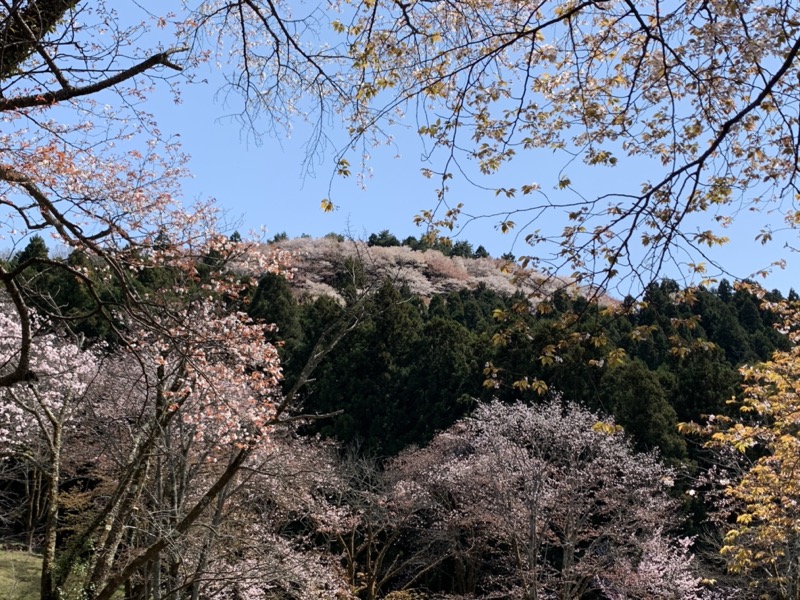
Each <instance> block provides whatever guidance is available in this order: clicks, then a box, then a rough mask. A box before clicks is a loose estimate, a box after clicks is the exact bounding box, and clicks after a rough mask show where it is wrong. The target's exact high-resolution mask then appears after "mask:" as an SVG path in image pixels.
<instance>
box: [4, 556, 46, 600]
mask: <svg viewBox="0 0 800 600" xmlns="http://www.w3.org/2000/svg"><path fill="white" fill-rule="evenodd" d="M41 567H42V559H41V558H39V557H38V556H33V555H31V554H28V553H27V552H9V551H7V550H0V600H36V599H37V598H38V597H39V575H40V574H41V571H40V570H41Z"/></svg>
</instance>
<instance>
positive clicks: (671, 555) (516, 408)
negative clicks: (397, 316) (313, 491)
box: [393, 399, 704, 600]
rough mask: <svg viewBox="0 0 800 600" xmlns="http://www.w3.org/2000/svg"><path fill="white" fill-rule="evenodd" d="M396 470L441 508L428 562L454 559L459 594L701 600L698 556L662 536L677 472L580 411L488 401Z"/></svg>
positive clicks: (558, 404) (552, 404)
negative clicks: (610, 594) (608, 593)
mask: <svg viewBox="0 0 800 600" xmlns="http://www.w3.org/2000/svg"><path fill="white" fill-rule="evenodd" d="M393 468H395V469H399V470H400V471H401V472H402V473H404V474H405V475H406V480H407V483H406V489H407V490H408V493H414V494H417V495H425V496H427V497H428V498H429V499H430V500H429V501H430V502H431V505H432V506H435V507H437V508H436V513H433V512H431V513H430V514H436V517H435V518H434V519H433V520H432V522H431V524H430V530H429V534H428V535H429V538H431V539H430V541H431V542H433V543H432V546H431V548H432V557H435V556H443V555H446V556H448V557H449V561H450V562H451V563H452V572H453V573H455V574H456V575H458V578H457V581H455V582H454V583H455V584H456V591H458V592H460V593H464V594H468V593H473V594H474V593H478V594H480V593H483V594H488V593H496V592H499V593H502V594H504V595H506V596H507V597H513V598H524V599H526V600H530V599H535V598H549V597H557V598H565V599H566V598H578V597H583V596H584V595H585V594H587V593H590V592H592V591H593V590H594V591H597V590H616V592H617V593H618V594H621V595H620V597H629V595H630V594H644V595H645V596H646V595H647V594H651V593H652V594H656V595H655V596H653V597H675V598H677V597H681V598H700V597H704V596H703V593H704V592H703V589H702V586H701V585H700V579H699V577H697V576H696V575H695V574H694V573H693V570H692V566H691V558H690V556H689V555H688V554H687V552H686V551H685V549H683V550H682V549H681V546H680V545H679V543H678V541H677V540H671V539H670V538H669V536H668V535H667V534H666V533H661V532H662V531H663V530H662V529H661V528H662V527H663V526H665V525H668V524H670V523H672V522H673V519H674V503H673V501H672V500H671V499H670V497H669V496H668V494H667V490H668V488H669V487H670V486H671V484H672V479H673V477H674V474H673V473H672V472H671V471H670V470H669V469H667V468H666V467H664V466H663V465H662V464H660V462H659V461H658V459H657V458H656V457H655V456H653V455H651V454H638V455H637V454H635V453H634V452H633V451H632V450H631V447H630V444H629V442H628V441H627V440H626V439H625V438H624V435H623V434H622V432H621V430H620V429H619V428H618V427H616V426H615V425H614V424H613V423H610V422H608V421H603V420H601V419H600V418H599V417H598V416H597V415H595V414H593V413H591V412H589V411H587V410H585V409H583V408H580V407H579V406H576V405H574V404H570V403H565V402H563V401H561V400H560V399H554V400H550V401H548V402H546V403H545V404H543V405H541V406H532V407H529V406H524V405H522V404H517V405H511V406H509V405H503V404H501V403H499V402H492V403H490V404H485V405H482V406H480V407H479V408H478V409H477V411H476V412H475V414H474V415H473V417H471V418H469V419H466V420H463V421H461V422H459V423H457V424H456V425H455V426H453V427H452V428H451V429H449V430H448V431H446V432H443V433H441V434H439V435H438V436H437V437H436V438H435V439H434V440H433V442H431V444H430V445H429V446H428V447H426V448H423V449H419V450H412V451H410V452H407V453H405V454H404V455H402V456H401V457H400V458H399V459H398V461H397V463H396V464H395V465H393ZM459 574H460V575H459ZM459 588H460V589H459ZM657 589H661V590H670V592H669V593H668V595H666V596H661V595H658V593H657V592H656V590H657ZM673 592H674V593H673ZM669 594H672V595H669ZM676 594H677V595H676ZM648 597H649V596H648Z"/></svg>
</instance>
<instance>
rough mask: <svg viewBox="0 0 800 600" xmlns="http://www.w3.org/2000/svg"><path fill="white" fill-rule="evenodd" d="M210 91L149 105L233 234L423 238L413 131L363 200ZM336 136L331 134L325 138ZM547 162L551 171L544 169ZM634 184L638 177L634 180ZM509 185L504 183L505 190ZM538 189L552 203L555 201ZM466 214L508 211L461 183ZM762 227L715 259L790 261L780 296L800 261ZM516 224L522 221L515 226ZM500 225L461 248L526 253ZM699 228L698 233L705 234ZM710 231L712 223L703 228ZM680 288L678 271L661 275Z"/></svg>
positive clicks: (297, 137)
mask: <svg viewBox="0 0 800 600" xmlns="http://www.w3.org/2000/svg"><path fill="white" fill-rule="evenodd" d="M209 80H210V81H209V83H201V84H193V85H191V86H189V88H188V89H186V90H185V92H184V94H183V103H182V104H180V105H177V106H176V105H174V104H173V103H172V101H171V100H170V99H169V98H168V97H167V95H166V94H156V96H155V97H154V98H152V99H151V100H150V101H149V102H148V109H149V110H150V111H151V112H153V113H154V115H155V116H156V118H157V119H158V121H159V123H160V125H161V128H162V130H163V131H164V133H173V134H178V135H179V136H180V140H181V142H182V144H183V147H184V149H185V151H186V152H187V153H188V154H190V155H191V157H192V160H191V162H190V165H189V166H190V170H191V171H192V173H193V174H194V176H193V179H191V180H188V181H187V182H186V184H185V192H186V195H187V197H188V198H206V197H209V196H210V197H214V198H216V199H217V201H218V203H219V205H220V207H221V208H222V209H223V210H224V211H225V213H226V216H227V219H228V221H229V222H230V223H231V224H232V225H233V226H235V227H236V228H238V229H240V230H242V231H247V230H249V229H257V228H259V227H260V226H265V227H266V228H267V229H268V231H269V234H268V235H273V234H275V233H278V232H283V231H285V232H287V234H288V235H289V236H291V237H294V236H298V235H300V234H303V233H306V234H309V235H312V236H315V237H316V236H322V235H325V234H326V233H329V232H335V233H344V234H346V233H348V232H349V234H351V235H352V236H354V237H356V238H365V237H366V236H368V235H369V234H370V233H373V232H377V231H380V230H382V229H389V230H391V231H392V232H393V233H394V234H395V235H397V236H398V237H399V238H401V239H402V238H403V237H406V236H408V235H415V236H419V235H420V234H421V233H422V232H423V231H422V230H421V229H420V228H418V227H416V226H415V225H414V223H413V217H414V215H415V214H417V213H418V212H419V211H420V210H421V209H423V208H430V207H432V206H433V205H434V203H435V190H434V186H435V182H432V181H431V180H427V179H425V178H423V177H422V176H421V175H420V168H421V167H422V166H424V165H423V164H422V162H421V152H422V146H421V143H420V142H419V140H418V139H417V137H416V135H415V134H414V133H413V131H411V129H410V128H409V129H408V130H407V131H405V132H403V131H402V130H401V131H400V132H399V134H398V137H397V139H398V147H397V148H380V149H377V150H376V151H374V152H373V153H372V156H373V161H372V165H373V170H374V176H373V177H372V178H371V179H369V180H367V182H366V190H362V189H360V187H359V186H358V185H357V183H356V181H355V178H349V179H342V178H338V177H337V178H334V179H332V178H331V173H332V171H333V166H332V165H333V159H332V156H331V152H329V153H328V154H327V155H326V156H324V157H323V158H322V160H321V162H320V161H317V162H316V163H315V165H314V173H311V174H309V173H307V172H305V171H304V167H303V162H304V158H305V154H306V148H305V144H306V142H307V139H308V133H307V132H306V131H304V127H303V125H302V124H301V123H299V124H298V125H297V127H296V128H295V131H294V132H293V134H292V136H291V137H265V138H263V140H262V143H261V144H256V143H255V142H254V141H253V139H252V136H251V135H250V134H249V132H248V131H247V130H246V129H243V128H242V127H241V125H240V124H239V123H238V122H236V121H235V120H233V119H230V118H227V117H226V115H229V114H232V113H235V111H236V108H237V107H236V106H235V104H232V105H230V106H226V105H225V104H224V103H223V102H222V101H220V100H219V99H218V98H215V96H216V92H217V91H218V86H219V83H218V82H215V77H214V75H213V74H209ZM330 133H331V135H332V136H334V137H335V136H336V135H337V134H340V133H341V132H336V131H335V128H334V129H332V130H331V131H330ZM548 161H550V162H548ZM532 165H535V166H536V169H535V173H534V175H533V179H534V180H535V179H536V177H537V176H539V175H541V179H543V180H546V179H547V177H551V178H552V177H553V176H554V173H556V172H557V171H558V169H559V168H560V166H561V165H560V164H559V163H557V162H556V161H555V159H553V158H552V155H549V154H547V153H541V154H538V155H520V156H519V157H518V158H517V159H515V163H514V164H513V165H512V166H511V168H510V169H509V170H508V173H507V174H505V175H501V176H502V177H508V179H509V183H508V184H507V185H509V186H511V185H519V184H520V183H522V182H523V181H522V177H524V178H525V179H526V180H528V179H530V178H531V177H530V173H529V172H530V171H532V170H533V169H531V166H532ZM626 175H627V174H626V172H625V171H623V170H622V169H621V168H619V167H618V168H614V169H606V170H600V171H598V170H595V171H594V173H593V175H592V177H593V178H594V179H595V181H593V182H592V183H591V185H592V187H593V188H596V187H597V186H602V185H611V184H612V183H614V184H615V183H617V182H619V181H620V178H624V177H626ZM630 176H631V178H632V181H633V180H635V181H636V182H637V183H638V182H639V181H641V173H639V172H636V173H633V174H630ZM634 176H635V177H634ZM504 183H505V182H504ZM550 188H552V184H551V185H550V186H549V188H548V186H547V185H544V184H543V189H544V190H545V191H546V192H548V193H549V194H558V192H557V191H555V190H551V189H550ZM331 192H333V198H334V200H335V201H336V204H337V210H336V211H334V212H333V213H324V212H322V210H321V209H320V201H321V200H322V199H323V198H326V197H328V196H329V195H330V194H331ZM452 197H453V198H454V199H455V198H458V200H459V201H463V202H464V203H465V205H466V210H467V212H472V213H475V214H487V213H495V212H502V211H504V210H509V209H511V208H513V207H514V206H515V204H514V201H511V200H507V199H505V198H498V197H495V195H494V194H493V193H492V192H487V191H483V190H480V189H477V188H475V187H473V186H470V185H468V184H464V183H458V182H456V183H454V185H453V196H452ZM764 218H765V217H761V216H759V217H758V218H755V217H753V216H751V215H750V214H743V215H740V217H739V218H738V219H737V220H736V222H735V224H734V226H733V227H731V228H730V229H728V230H726V231H724V234H725V235H728V236H729V237H730V238H731V242H730V243H729V244H728V245H726V246H725V247H723V248H722V249H718V250H715V251H714V252H713V254H712V256H713V257H714V258H716V259H717V260H719V261H720V262H721V263H722V264H723V266H725V267H726V268H727V269H728V270H729V271H731V272H732V273H733V274H735V275H737V276H739V277H746V276H748V275H750V274H751V273H753V272H754V271H756V270H758V269H761V268H764V267H766V266H767V265H769V264H770V263H771V262H772V261H775V260H778V259H780V258H783V259H786V260H787V267H786V268H785V269H784V270H776V271H775V272H774V274H773V275H771V276H770V277H769V278H768V279H767V280H766V281H765V285H766V286H767V287H768V288H778V289H780V290H782V291H784V292H786V291H788V289H789V288H790V287H792V286H795V287H800V285H798V284H797V283H795V277H794V274H795V272H796V269H797V266H798V259H797V256H796V255H794V254H793V253H791V252H789V251H787V250H785V249H784V248H783V245H784V243H785V242H787V241H788V242H789V243H792V241H793V239H794V236H793V235H790V236H789V237H788V238H786V239H785V240H782V239H780V236H778V239H777V240H776V241H773V242H772V243H770V244H768V245H767V246H762V245H761V244H760V243H758V242H756V241H755V240H754V238H755V235H756V234H757V233H758V231H759V229H760V227H761V225H762V223H763V220H764ZM515 220H516V221H517V223H518V224H521V223H522V222H523V221H524V219H523V218H515ZM498 221H499V219H498V218H493V219H491V218H490V219H485V220H482V221H479V222H473V223H470V224H469V225H468V226H467V227H466V230H465V231H464V232H462V233H461V234H460V237H461V239H467V240H469V241H470V242H472V244H473V245H474V246H477V245H479V244H482V245H484V246H485V247H486V248H487V249H488V250H489V251H490V252H491V253H492V254H493V255H495V256H499V255H500V254H502V253H504V252H509V251H511V252H514V253H516V254H517V255H520V254H524V253H526V248H525V245H524V244H523V243H522V242H521V241H518V242H517V243H516V244H515V243H514V235H513V234H512V235H503V234H501V233H500V232H499V231H498V230H497V227H496V225H497V223H498ZM703 221H704V219H697V222H696V226H697V227H702V228H707V227H708V226H710V225H708V224H706V223H704V222H703ZM709 221H710V219H709ZM537 226H540V227H542V229H544V230H547V228H548V227H559V228H560V225H558V224H556V223H555V222H554V221H545V222H543V223H542V224H541V225H539V224H537ZM666 275H668V276H672V277H675V278H680V275H681V273H680V272H679V268H676V267H673V268H672V270H671V271H668V272H667V273H666Z"/></svg>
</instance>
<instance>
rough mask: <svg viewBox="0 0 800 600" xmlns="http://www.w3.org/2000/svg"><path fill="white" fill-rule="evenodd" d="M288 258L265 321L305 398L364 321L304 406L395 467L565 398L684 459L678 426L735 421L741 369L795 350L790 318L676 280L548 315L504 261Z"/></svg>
mask: <svg viewBox="0 0 800 600" xmlns="http://www.w3.org/2000/svg"><path fill="white" fill-rule="evenodd" d="M383 235H384V237H385V236H386V232H384V233H383ZM373 238H376V239H377V236H373ZM373 241H374V240H373ZM278 246H279V247H281V248H283V249H286V250H289V251H290V252H291V253H292V254H293V255H294V256H295V259H294V260H295V264H296V266H297V273H296V275H295V277H294V279H292V280H287V279H285V278H283V277H280V276H277V275H268V276H266V277H264V278H262V279H261V281H260V282H259V285H258V288H257V290H256V291H255V293H254V295H253V297H252V300H251V303H250V307H249V311H250V314H251V315H253V316H257V317H263V318H270V317H271V318H272V319H273V320H274V321H275V323H276V324H277V325H278V329H279V331H278V333H277V334H276V339H277V338H280V339H282V340H283V341H284V344H285V345H284V347H283V348H282V350H281V353H282V358H283V365H284V369H285V372H286V384H287V385H289V386H291V385H292V383H293V382H294V381H295V380H296V378H297V377H298V375H299V370H300V368H301V366H302V365H304V364H305V361H306V359H307V357H308V356H309V354H310V353H311V352H312V349H313V346H314V344H315V343H316V341H317V338H318V337H319V335H320V333H321V332H322V331H324V330H325V328H326V327H329V326H330V325H331V324H333V323H334V322H335V321H336V319H339V318H346V315H348V311H349V310H352V309H351V308H350V307H351V306H356V307H357V308H356V310H357V311H358V314H357V319H358V325H357V326H356V327H355V328H354V330H353V331H352V332H351V333H350V334H348V335H347V336H346V337H345V338H344V339H342V341H341V342H340V343H339V345H338V346H337V348H336V352H334V353H331V354H330V355H329V356H328V357H327V359H326V360H325V361H324V362H322V363H321V364H320V365H319V367H318V368H317V370H316V372H315V374H314V381H313V382H311V383H309V384H308V386H307V387H306V390H305V392H304V394H303V397H304V406H305V407H306V408H307V409H310V410H313V411H317V412H321V413H329V412H334V411H339V410H341V411H342V414H340V415H338V416H335V417H332V418H330V419H326V420H324V421H321V422H320V423H318V424H317V426H316V427H317V428H318V429H319V430H320V431H321V432H323V433H324V434H326V435H330V436H333V437H334V438H336V439H337V440H339V441H341V442H344V443H347V444H351V443H357V444H358V445H359V446H360V447H361V448H362V449H364V450H365V451H369V452H373V453H377V454H378V455H380V456H390V455H394V454H396V453H397V452H398V451H400V450H401V449H403V448H404V447H406V446H408V445H411V444H422V443H425V442H427V441H429V440H430V439H431V437H432V436H433V434H434V433H435V432H436V431H440V430H443V429H445V428H447V427H448V426H449V425H451V424H452V423H453V422H454V421H455V420H456V419H458V418H460V417H462V416H464V415H466V414H468V413H469V412H470V411H471V410H472V408H474V406H475V405H476V403H477V402H480V401H481V400H490V399H493V398H497V399H500V400H502V401H505V402H512V401H514V400H518V399H521V400H524V401H526V402H536V401H537V400H538V399H540V398H541V397H542V396H545V395H546V393H545V390H546V389H550V390H552V391H558V392H559V393H561V394H563V396H564V397H565V398H569V399H570V400H574V401H576V402H578V403H580V404H582V405H584V406H587V407H589V408H591V409H593V410H599V411H602V412H605V413H608V414H611V415H613V416H614V418H615V419H616V421H617V422H618V423H620V424H621V425H623V426H624V427H625V430H626V431H627V432H628V434H629V435H631V436H632V438H633V439H634V440H635V445H636V447H637V448H638V449H640V450H649V449H653V448H657V449H658V450H659V451H660V452H661V454H662V456H665V457H667V458H668V459H685V458H686V457H687V446H686V442H685V440H684V439H683V438H682V436H680V435H679V434H678V431H677V424H678V422H682V421H691V420H697V419H699V418H700V417H701V416H702V415H708V414H723V413H726V412H727V411H728V410H730V409H729V407H728V406H727V404H726V403H727V401H728V400H730V399H731V398H733V397H734V396H735V395H736V393H737V389H738V386H739V383H740V379H739V374H738V367H739V366H740V365H742V364H744V363H752V362H755V361H759V360H766V359H768V358H769V357H770V356H771V354H772V352H774V351H775V350H778V349H784V350H785V349H786V348H788V341H787V340H786V338H785V337H784V336H782V335H781V334H780V333H778V331H777V330H776V329H775V324H776V323H777V318H776V317H775V315H773V314H772V313H771V312H769V311H768V310H765V309H764V308H762V307H761V301H760V299H759V298H757V297H755V296H753V295H752V294H751V293H750V292H748V291H746V290H745V289H739V290H734V289H733V287H732V286H731V284H730V283H729V282H728V281H725V280H723V281H721V282H720V283H719V284H718V285H717V286H715V287H711V288H709V289H706V288H700V289H698V290H696V291H694V292H693V294H692V297H691V298H690V299H683V298H682V297H681V295H680V294H679V292H680V291H681V290H680V288H679V286H678V285H677V284H676V283H675V282H672V281H669V280H665V281H662V282H660V283H657V284H653V285H651V286H649V287H648V288H647V289H646V290H644V293H643V295H642V297H641V299H640V300H638V301H637V300H634V299H633V298H628V299H612V298H606V299H605V300H603V301H602V302H601V303H600V304H599V305H598V304H589V303H587V302H586V301H585V300H584V299H583V297H582V295H581V293H580V290H579V289H578V288H577V287H576V286H570V285H568V284H567V282H564V285H563V289H562V290H559V291H557V292H556V293H555V294H554V295H553V296H552V297H549V296H548V298H547V301H546V302H539V301H537V300H536V294H535V290H533V289H531V287H530V286H528V287H522V286H521V287H520V288H519V289H518V290H516V291H515V290H514V281H515V278H514V269H506V270H505V273H504V272H503V271H502V267H503V266H504V265H505V264H508V261H507V260H503V259H500V260H494V259H491V258H489V257H472V256H470V257H468V258H467V257H464V256H463V255H460V254H456V255H455V256H446V255H445V254H443V253H442V252H441V250H435V249H426V248H422V249H420V250H412V248H411V247H410V246H409V245H405V246H400V243H399V242H397V243H396V244H394V245H391V246H389V247H384V246H380V245H377V244H372V245H369V244H358V243H353V242H347V241H337V240H335V239H332V238H328V239H323V240H310V239H298V240H292V241H289V242H288V243H287V242H280V243H278ZM445 252H447V249H446V248H445ZM512 264H513V263H512ZM522 281H523V282H529V281H530V278H528V279H523V280H522ZM788 295H789V297H790V299H796V298H795V294H794V292H792V291H790V292H789V294H788ZM782 297H783V296H782V295H781V293H780V292H779V291H774V292H772V293H771V294H768V299H772V300H779V299H781V298H782ZM576 314H578V315H580V318H579V319H576V320H575V321H574V322H570V319H572V317H573V316H574V315H576ZM351 318H353V319H355V318H356V315H353V316H352V317H351ZM567 340H568V341H567ZM620 351H622V352H620ZM525 378H527V380H528V381H529V382H532V381H536V382H538V383H539V384H543V385H538V386H537V385H531V386H530V387H527V388H526V387H525V386H524V385H520V380H523V381H524V379H525ZM515 382H516V385H514V384H515Z"/></svg>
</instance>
